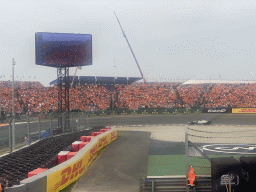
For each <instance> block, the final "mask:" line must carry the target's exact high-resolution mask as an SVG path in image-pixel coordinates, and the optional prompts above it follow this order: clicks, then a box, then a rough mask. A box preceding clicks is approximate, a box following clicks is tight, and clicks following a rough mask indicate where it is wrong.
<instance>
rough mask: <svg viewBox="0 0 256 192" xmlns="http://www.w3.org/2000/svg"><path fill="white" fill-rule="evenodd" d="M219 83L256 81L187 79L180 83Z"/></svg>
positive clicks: (248, 82)
mask: <svg viewBox="0 0 256 192" xmlns="http://www.w3.org/2000/svg"><path fill="white" fill-rule="evenodd" d="M221 83H225V84H234V83H237V84H252V83H256V81H253V80H252V81H237V80H236V81H232V80H188V81H186V82H184V83H182V85H189V84H221Z"/></svg>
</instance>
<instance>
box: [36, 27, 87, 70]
mask: <svg viewBox="0 0 256 192" xmlns="http://www.w3.org/2000/svg"><path fill="white" fill-rule="evenodd" d="M35 49H36V64H37V65H44V66H49V67H76V66H85V65H92V35H90V34H73V33H45V32H38V33H36V36H35Z"/></svg>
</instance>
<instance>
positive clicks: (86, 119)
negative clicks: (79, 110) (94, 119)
mask: <svg viewBox="0 0 256 192" xmlns="http://www.w3.org/2000/svg"><path fill="white" fill-rule="evenodd" d="M88 116H89V114H88V113H87V115H86V120H87V129H89V119H88Z"/></svg>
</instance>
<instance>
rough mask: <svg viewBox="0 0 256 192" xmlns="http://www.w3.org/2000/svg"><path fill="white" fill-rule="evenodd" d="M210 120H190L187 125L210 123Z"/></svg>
mask: <svg viewBox="0 0 256 192" xmlns="http://www.w3.org/2000/svg"><path fill="white" fill-rule="evenodd" d="M211 123H212V122H211V121H208V120H198V121H190V122H188V125H210V124H211Z"/></svg>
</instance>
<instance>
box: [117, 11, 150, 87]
mask: <svg viewBox="0 0 256 192" xmlns="http://www.w3.org/2000/svg"><path fill="white" fill-rule="evenodd" d="M114 14H115V16H116V13H115V12H114ZM116 19H117V21H118V23H119V25H120V28H121V30H122V32H123V35H124V37H125V39H126V41H127V43H128V45H129V47H130V50H131V52H132V55H133V58H134V59H135V62H136V64H137V66H138V68H139V71H140V74H141V77H142V79H143V81H144V83H146V80H145V79H144V76H143V73H142V71H141V68H140V65H139V63H138V61H137V59H136V57H135V55H134V53H133V50H132V48H131V45H130V43H129V41H128V39H127V37H126V35H125V33H124V30H123V28H122V26H121V24H120V22H119V20H118V18H117V16H116Z"/></svg>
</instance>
